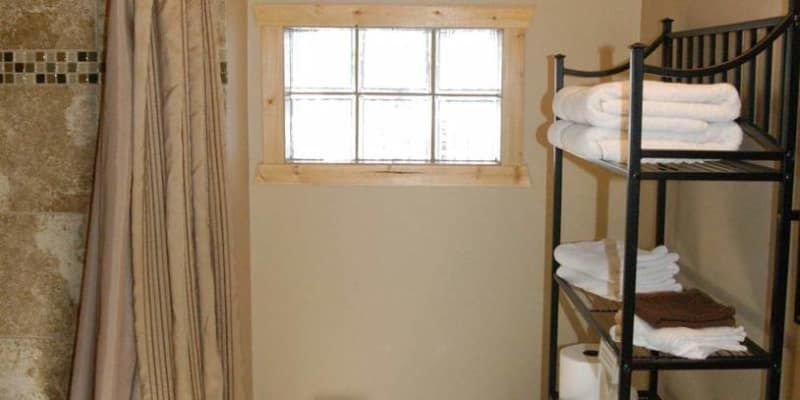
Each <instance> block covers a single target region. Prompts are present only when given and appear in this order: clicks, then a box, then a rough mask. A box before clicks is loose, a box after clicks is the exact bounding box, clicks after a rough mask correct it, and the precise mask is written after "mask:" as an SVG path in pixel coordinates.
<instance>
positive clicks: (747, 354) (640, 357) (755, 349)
mask: <svg viewBox="0 0 800 400" xmlns="http://www.w3.org/2000/svg"><path fill="white" fill-rule="evenodd" d="M555 279H556V282H557V283H558V285H559V287H560V288H561V290H562V291H563V292H564V294H566V296H567V298H569V299H570V302H571V303H572V304H573V306H574V307H575V309H576V310H577V311H578V312H579V313H580V314H581V316H582V317H583V318H584V319H585V320H586V321H587V322H589V325H590V326H591V327H592V328H593V329H594V330H595V331H596V332H597V334H598V335H599V336H600V337H601V338H602V339H603V340H605V341H607V342H608V343H610V344H611V347H612V348H613V349H614V350H615V351H617V355H618V356H619V346H618V343H616V342H614V341H613V340H612V338H611V336H610V334H609V331H610V329H611V327H612V326H614V325H615V323H616V322H615V321H614V315H615V314H616V313H617V312H618V311H619V310H620V309H621V303H618V302H614V301H610V300H608V299H604V298H602V297H599V296H595V295H593V294H591V293H587V292H585V291H583V290H581V289H578V288H576V287H574V286H572V285H570V284H569V283H567V282H566V281H564V280H563V279H561V278H559V277H556V278H555ZM744 345H745V346H746V347H747V351H719V352H717V353H714V354H712V355H711V356H709V357H708V358H707V359H705V360H690V359H687V358H683V357H677V356H673V355H670V354H666V353H658V352H655V351H650V350H648V349H645V348H641V347H634V352H633V359H632V360H631V363H632V366H633V369H634V370H670V369H683V370H701V369H766V368H769V367H770V365H771V357H770V355H769V353H767V352H766V351H765V350H764V349H763V348H761V347H760V346H759V345H758V344H756V343H755V342H753V341H752V340H750V339H749V338H748V339H745V342H744Z"/></svg>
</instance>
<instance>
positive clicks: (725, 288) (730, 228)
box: [642, 0, 796, 400]
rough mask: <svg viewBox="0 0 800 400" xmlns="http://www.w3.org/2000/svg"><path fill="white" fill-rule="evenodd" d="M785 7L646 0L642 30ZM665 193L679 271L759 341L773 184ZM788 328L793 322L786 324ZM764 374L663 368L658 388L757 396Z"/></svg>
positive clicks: (686, 186) (699, 186)
mask: <svg viewBox="0 0 800 400" xmlns="http://www.w3.org/2000/svg"><path fill="white" fill-rule="evenodd" d="M786 8H787V7H786V1H785V0H765V1H746V0H737V1H730V0H706V1H702V2H698V1H691V0H645V1H644V2H643V8H642V37H643V39H645V40H648V39H653V38H654V37H655V36H656V35H657V34H658V32H659V30H660V24H659V20H660V19H661V18H664V17H672V18H674V19H675V25H676V27H677V28H678V29H681V28H693V27H700V26H711V25H718V24H726V23H733V22H738V21H745V20H751V19H758V18H766V17H772V16H776V15H781V14H783V13H784V12H785V11H786ZM670 199H671V201H672V207H671V208H670V210H671V217H670V218H669V220H670V221H672V224H670V226H669V228H668V229H669V235H668V244H671V245H672V246H673V248H674V249H675V250H677V251H678V252H679V253H680V255H681V260H682V263H683V264H684V267H685V268H684V271H683V276H684V278H685V279H686V281H687V282H688V283H689V285H693V286H698V287H701V288H703V289H705V290H707V291H709V292H710V293H711V294H712V295H714V296H716V297H717V298H718V299H719V300H721V301H723V302H726V303H729V304H731V305H733V306H735V307H736V309H737V320H738V322H739V323H741V324H742V325H743V326H745V328H746V329H747V331H748V334H749V335H750V336H751V337H753V338H754V339H756V340H758V341H761V340H762V339H763V337H764V333H765V327H766V321H765V318H764V311H765V309H766V307H767V304H768V303H767V302H768V297H767V296H768V289H769V288H768V282H769V281H768V279H769V277H768V274H767V271H768V270H769V267H770V266H771V264H770V262H771V260H772V258H771V246H772V243H773V239H774V230H775V226H774V213H773V212H772V207H771V206H772V205H773V204H775V201H776V200H775V191H774V187H773V185H771V184H765V183H746V184H742V183H738V184H737V183H694V182H692V183H687V182H682V183H679V184H674V185H673V187H672V189H671V192H670ZM792 254H794V251H792ZM791 282H793V280H792V281H791ZM788 327H789V329H793V325H792V324H789V325H788ZM795 341H796V338H795V335H794V332H789V336H788V340H787V348H786V350H787V351H786V357H787V361H786V363H785V364H784V365H785V366H784V371H785V379H784V393H786V394H785V395H784V396H783V397H781V398H788V393H791V390H792V389H791V387H790V386H791V384H792V368H791V367H792V357H791V351H792V350H793V349H792V348H793V347H794V342H795ZM762 377H763V375H762V374H761V373H758V372H740V371H736V372H708V373H702V374H700V373H689V372H687V373H667V374H665V378H664V379H663V381H662V382H663V387H662V389H663V390H662V394H663V395H664V396H665V397H666V398H669V399H687V398H691V399H695V398H697V399H726V400H736V399H742V400H745V399H747V400H752V399H759V398H761V391H762V388H763V386H762V383H763V381H762Z"/></svg>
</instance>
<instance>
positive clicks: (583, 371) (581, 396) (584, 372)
mask: <svg viewBox="0 0 800 400" xmlns="http://www.w3.org/2000/svg"><path fill="white" fill-rule="evenodd" d="M558 397H559V399H561V400H599V399H600V360H599V359H598V358H597V345H592V344H576V345H572V346H567V347H564V348H563V349H561V352H560V353H559V357H558Z"/></svg>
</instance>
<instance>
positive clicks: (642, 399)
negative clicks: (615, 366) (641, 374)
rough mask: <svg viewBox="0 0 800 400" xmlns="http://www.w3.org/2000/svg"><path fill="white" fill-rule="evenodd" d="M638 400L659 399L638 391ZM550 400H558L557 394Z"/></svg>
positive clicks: (659, 399)
mask: <svg viewBox="0 0 800 400" xmlns="http://www.w3.org/2000/svg"><path fill="white" fill-rule="evenodd" d="M638 394H639V400H661V397H660V396H658V395H656V396H655V397H652V396H650V394H649V393H648V392H646V391H639V393H638ZM550 400H559V397H558V393H556V395H555V397H550Z"/></svg>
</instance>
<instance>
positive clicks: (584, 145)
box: [547, 120, 744, 163]
mask: <svg viewBox="0 0 800 400" xmlns="http://www.w3.org/2000/svg"><path fill="white" fill-rule="evenodd" d="M743 139H744V134H743V133H742V129H741V127H740V126H739V124H737V123H735V122H722V123H714V124H710V125H708V128H707V129H706V130H704V131H703V132H701V133H697V134H694V135H686V134H680V133H670V132H652V131H644V132H643V133H642V148H643V149H651V150H690V151H698V150H718V151H732V150H737V149H738V148H739V147H740V146H741V145H742V141H743ZM547 140H548V141H549V142H550V143H551V144H552V145H554V146H556V147H559V148H561V149H564V150H567V151H569V152H570V153H574V154H576V155H578V156H580V157H583V158H586V159H590V160H607V161H614V162H626V161H627V160H628V136H627V133H626V132H624V131H622V130H620V129H619V128H616V129H609V128H601V127H596V126H590V125H584V124H579V123H575V122H571V121H566V120H561V121H556V122H554V123H553V124H552V125H550V128H548V130H547ZM698 161H703V160H694V159H654V158H645V159H643V160H642V162H643V163H659V162H698Z"/></svg>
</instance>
